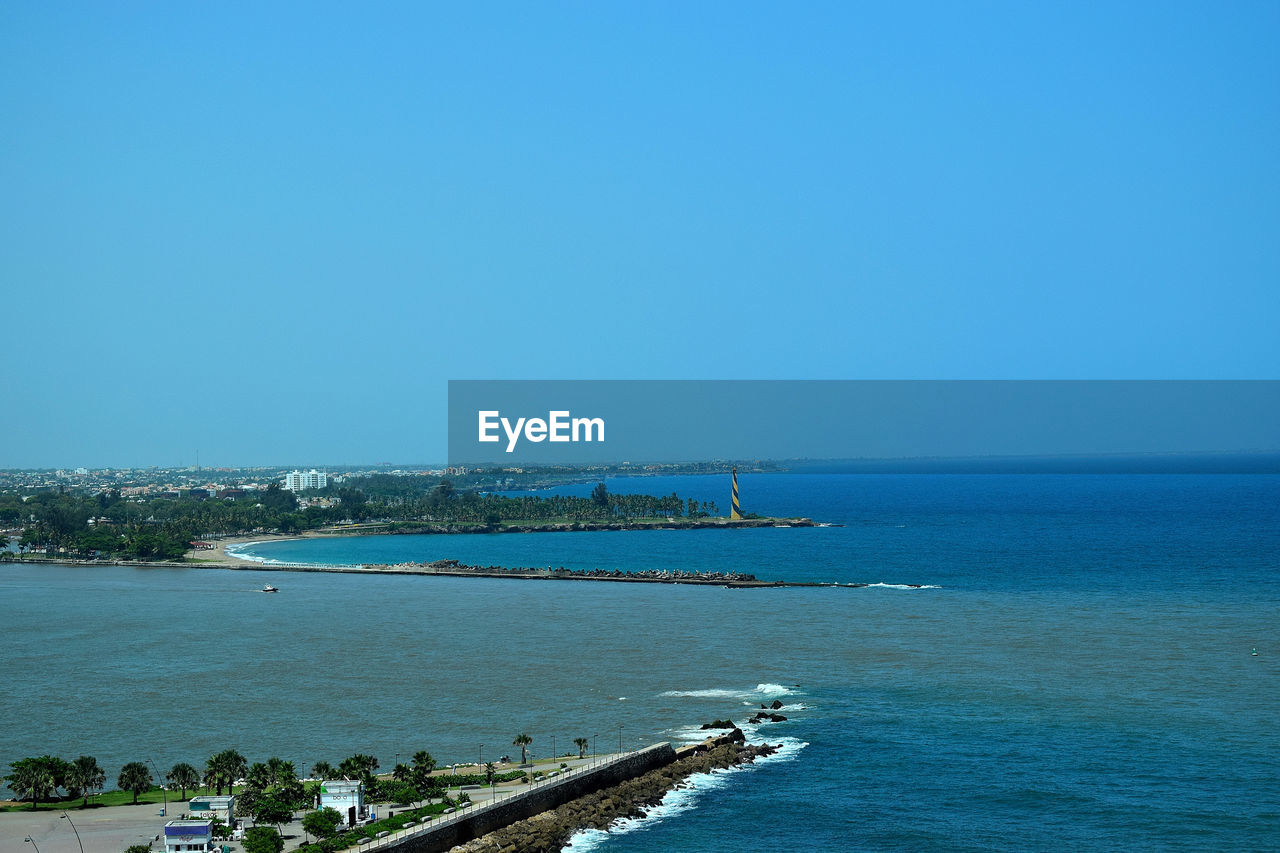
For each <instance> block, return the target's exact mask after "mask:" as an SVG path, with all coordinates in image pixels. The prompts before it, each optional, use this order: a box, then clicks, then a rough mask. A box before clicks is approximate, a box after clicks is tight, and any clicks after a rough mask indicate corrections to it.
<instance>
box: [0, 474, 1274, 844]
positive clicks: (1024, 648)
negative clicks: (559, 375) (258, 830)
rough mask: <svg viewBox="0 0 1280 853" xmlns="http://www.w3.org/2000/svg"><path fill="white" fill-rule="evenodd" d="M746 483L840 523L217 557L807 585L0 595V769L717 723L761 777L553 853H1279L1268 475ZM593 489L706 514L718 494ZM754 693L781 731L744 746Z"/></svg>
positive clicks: (457, 746) (685, 483) (594, 748)
mask: <svg viewBox="0 0 1280 853" xmlns="http://www.w3.org/2000/svg"><path fill="white" fill-rule="evenodd" d="M739 480H740V493H741V496H742V503H743V508H744V510H746V511H751V512H756V513H760V514H762V515H769V516H806V517H810V518H812V519H814V521H817V522H821V523H823V524H826V525H830V526H821V527H766V528H761V529H751V530H693V531H664V530H645V531H609V532H603V531H602V532H578V533H526V534H488V535H469V536H445V535H403V536H371V537H360V538H341V539H323V540H299V541H283V542H270V543H260V544H249V545H246V546H242V547H241V548H240V553H241V555H242V556H246V557H251V558H255V559H259V560H262V561H264V563H267V564H270V563H272V562H276V563H313V564H325V565H344V564H359V563H397V562H405V561H428V560H436V559H458V560H462V561H463V562H466V563H475V564H482V565H491V564H493V565H502V566H508V567H515V566H528V567H546V566H556V567H558V566H565V567H568V568H605V569H620V570H624V571H625V570H631V571H635V570H642V569H678V570H691V571H704V570H711V571H738V572H748V573H751V574H754V575H756V576H757V577H759V578H762V579H769V580H785V581H815V582H821V583H824V584H830V585H827V586H822V587H812V588H782V589H777V588H775V589H724V588H718V587H695V586H680V585H667V584H614V583H592V582H569V581H533V580H515V579H486V578H474V579H472V578H448V577H415V576H398V575H391V576H376V575H372V576H371V575H358V574H331V573H306V574H303V573H293V574H286V573H279V572H269V571H256V570H250V571H225V570H201V569H195V568H179V569H172V568H128V567H76V568H72V567H59V566H34V565H26V564H9V565H3V566H0V626H3V637H4V640H3V647H2V650H0V680H2V681H3V684H4V687H5V689H4V690H3V691H0V720H3V721H4V724H3V726H0V761H10V760H14V759H17V758H21V757H24V756H28V755H40V754H44V753H51V754H55V755H60V756H63V757H65V758H74V757H76V756H78V755H81V754H89V755H94V756H95V757H97V759H98V761H99V763H100V764H102V765H103V766H104V767H106V768H107V771H108V774H109V778H110V779H111V780H112V781H114V774H115V773H116V772H117V771H118V768H119V767H120V766H121V765H122V764H123V763H125V762H128V761H145V762H148V765H149V766H153V767H157V768H160V769H161V770H162V771H163V770H166V769H167V768H169V767H171V766H172V765H173V764H174V763H176V762H179V761H187V762H190V763H193V764H197V765H201V766H202V765H203V762H204V760H205V759H206V758H207V757H208V756H209V755H212V754H213V753H215V752H218V751H220V750H223V749H228V748H234V749H237V750H239V751H240V752H241V753H243V754H244V755H245V756H246V757H248V758H249V760H250V761H262V760H265V759H266V758H268V757H270V756H279V757H281V758H284V759H285V760H288V761H292V762H294V764H295V765H296V766H297V768H298V769H299V770H303V771H305V770H306V769H308V768H309V767H310V766H311V765H312V764H313V763H315V762H317V761H320V760H325V761H328V762H331V763H335V764H336V763H337V762H339V761H340V760H341V759H343V758H344V757H346V756H348V755H351V754H353V753H357V752H362V753H371V754H373V755H376V756H377V757H378V758H379V760H380V762H381V765H382V768H383V769H384V770H385V769H390V768H391V767H392V766H393V765H394V764H395V763H396V762H397V761H407V760H408V759H409V758H410V756H412V754H413V753H414V752H416V751H417V750H420V749H426V750H429V751H430V752H431V753H432V754H433V755H434V756H435V757H436V759H437V761H438V762H439V763H440V764H441V765H447V764H451V763H457V762H468V763H469V762H477V761H493V760H496V759H499V758H501V757H502V756H504V755H515V756H518V754H519V749H518V747H515V746H513V745H512V740H513V738H514V737H515V736H516V735H517V734H520V733H527V734H529V735H530V736H532V738H533V744H532V751H533V752H534V753H535V755H536V756H538V757H545V756H550V755H552V754H556V755H563V754H566V753H568V752H569V751H571V750H574V751H576V747H574V746H573V743H572V742H573V740H574V739H575V738H586V739H587V740H588V741H589V745H588V747H587V751H588V753H592V752H597V753H605V752H616V751H617V750H618V749H620V748H621V749H633V748H636V747H639V746H642V745H647V744H650V743H655V742H659V741H671V742H675V743H685V742H692V741H695V740H700V739H701V738H702V737H704V735H705V733H704V732H703V731H702V730H701V729H700V728H699V726H700V725H701V724H702V723H705V722H709V721H711V720H714V719H716V718H730V719H732V720H733V721H734V722H735V723H739V724H743V725H744V730H745V731H746V733H747V735H748V737H749V738H750V739H751V740H752V741H755V742H767V743H772V744H777V745H779V746H780V749H779V751H778V752H777V753H776V754H775V755H774V756H771V757H770V758H768V759H765V760H763V761H760V762H757V763H756V764H755V765H751V766H747V767H743V768H738V769H733V770H728V771H723V772H717V773H712V774H700V775H698V776H695V777H694V778H693V779H692V780H691V781H690V784H689V785H687V786H685V787H684V788H682V789H680V790H677V791H674V792H672V793H671V794H669V795H668V796H667V798H666V799H665V800H664V801H663V802H662V804H661V805H659V806H656V807H654V808H653V809H651V810H649V811H648V813H647V814H645V815H644V816H643V817H640V818H636V819H630V820H626V821H621V822H619V823H617V824H615V825H614V826H613V827H611V828H610V831H608V832H598V831H588V832H582V833H579V834H578V835H577V836H575V838H574V839H573V841H572V844H571V848H570V849H572V850H573V851H575V853H581V851H586V850H594V851H603V853H623V851H626V853H652V851H772V850H824V851H830V850H835V851H846V850H847V851H864V850H865V851H881V850H895V851H896V850H902V851H1061V850H1090V851H1092V850H1159V851H1166V850H1186V851H1213V850H1222V851H1228V850H1230V851H1275V850H1277V849H1280V725H1277V720H1280V476H1278V475H1274V474H1252V475H1250V474H892V473H884V474H832V473H770V474H744V475H741V476H740V478H739ZM607 486H608V488H609V490H610V491H612V492H627V491H634V492H641V491H643V492H648V493H651V494H660V495H663V494H670V493H671V492H676V493H678V494H679V495H680V497H681V498H682V499H687V498H689V497H693V498H694V499H695V500H698V501H703V500H708V501H710V500H714V501H716V502H717V504H718V505H719V506H720V507H721V508H722V509H723V508H726V507H727V506H728V503H729V481H728V478H727V477H726V476H697V477H693V476H688V477H645V478H629V479H616V480H609V481H607ZM590 488H591V484H584V485H581V486H569V487H565V488H563V489H560V490H559V491H560V492H562V493H568V494H581V495H585V494H587V493H588V492H589V491H590ZM266 583H271V584H274V585H276V586H278V587H279V588H280V592H279V593H278V594H274V595H264V594H262V593H261V592H260V591H259V590H260V589H261V587H262V586H263V585H264V584H266ZM775 700H777V701H779V702H781V703H782V710H781V712H780V713H781V714H783V715H784V716H785V717H786V718H787V719H786V720H785V721H784V722H777V723H765V724H760V725H755V726H751V725H746V721H747V718H748V717H750V716H751V714H752V712H753V710H756V709H759V707H760V705H761V704H770V703H773V702H774V701H775ZM2 833H3V822H2V821H0V834H2ZM14 840H15V839H12V838H11V839H7V840H5V839H3V838H0V841H4V842H5V844H4V845H3V846H5V849H9V848H10V847H13V845H12V844H8V842H12V841H14Z"/></svg>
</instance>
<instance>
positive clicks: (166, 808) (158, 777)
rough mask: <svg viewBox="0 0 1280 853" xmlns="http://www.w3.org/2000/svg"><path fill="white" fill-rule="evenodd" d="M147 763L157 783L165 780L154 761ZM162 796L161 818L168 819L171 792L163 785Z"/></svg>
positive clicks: (148, 760)
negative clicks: (154, 773)
mask: <svg viewBox="0 0 1280 853" xmlns="http://www.w3.org/2000/svg"><path fill="white" fill-rule="evenodd" d="M147 763H148V764H150V765H151V769H152V770H154V771H156V781H157V782H159V781H160V780H161V779H163V778H164V777H163V776H161V775H160V768H159V767H156V763H155V762H154V761H152V760H151V759H150V758H148V759H147ZM160 795H161V796H162V797H164V805H163V806H161V807H160V816H161V817H168V815H169V791H168V790H167V789H166V788H165V787H164V785H161V786H160ZM79 835H80V833H78V832H77V833H76V836H77V837H79ZM82 853H83V851H82Z"/></svg>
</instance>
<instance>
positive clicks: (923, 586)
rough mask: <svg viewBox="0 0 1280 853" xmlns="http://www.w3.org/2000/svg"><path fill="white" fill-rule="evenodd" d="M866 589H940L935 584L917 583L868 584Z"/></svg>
mask: <svg viewBox="0 0 1280 853" xmlns="http://www.w3.org/2000/svg"><path fill="white" fill-rule="evenodd" d="M866 587H867V588H868V589H874V588H879V589H942V587H940V586H937V585H935V584H931V583H926V584H917V583H869V584H866Z"/></svg>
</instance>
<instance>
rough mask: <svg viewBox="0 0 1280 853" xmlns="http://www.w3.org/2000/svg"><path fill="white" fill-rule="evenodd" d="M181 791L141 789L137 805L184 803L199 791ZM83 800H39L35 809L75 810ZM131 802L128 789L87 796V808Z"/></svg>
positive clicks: (18, 808) (18, 807)
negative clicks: (184, 792) (183, 796)
mask: <svg viewBox="0 0 1280 853" xmlns="http://www.w3.org/2000/svg"><path fill="white" fill-rule="evenodd" d="M181 793H182V792H181V791H161V790H160V789H159V788H152V789H151V790H150V791H143V792H142V793H141V794H138V805H139V806H142V805H145V804H153V805H161V804H163V803H165V802H168V804H169V805H170V806H173V804H174V803H186V802H187V801H188V800H190V799H191V798H192V797H193V796H195V795H196V794H198V793H200V791H199V790H198V789H195V788H188V789H187V797H186V799H185V800H184V799H183V798H182V797H181ZM83 802H84V798H83V797H76V798H75V799H74V800H57V801H54V802H51V803H47V802H43V801H41V803H40V805H38V806H37V807H36V810H37V811H42V812H43V811H51V812H61V811H75V810H77V809H83V808H86V806H84V805H82V803H83ZM132 804H133V794H132V793H130V792H129V791H105V792H103V793H101V794H94V795H93V796H91V797H89V805H88V806H87V808H90V809H98V808H104V807H106V806H128V805H132ZM0 811H6V812H17V811H27V812H29V811H31V804H30V803H23V804H21V805H16V806H0Z"/></svg>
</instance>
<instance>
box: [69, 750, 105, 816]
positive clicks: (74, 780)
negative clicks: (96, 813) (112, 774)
mask: <svg viewBox="0 0 1280 853" xmlns="http://www.w3.org/2000/svg"><path fill="white" fill-rule="evenodd" d="M67 783H68V784H69V785H73V786H74V787H75V788H76V789H77V790H79V791H80V794H81V795H82V796H83V797H84V802H83V803H82V804H83V805H86V806H87V805H89V795H90V794H92V793H93V792H94V791H101V790H102V786H103V785H105V784H106V783H107V773H106V771H105V770H103V769H102V768H101V767H99V766H98V759H96V758H94V757H93V756H92V755H82V756H80V757H79V758H77V759H76V760H75V761H73V762H71V769H70V770H69V771H67Z"/></svg>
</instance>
